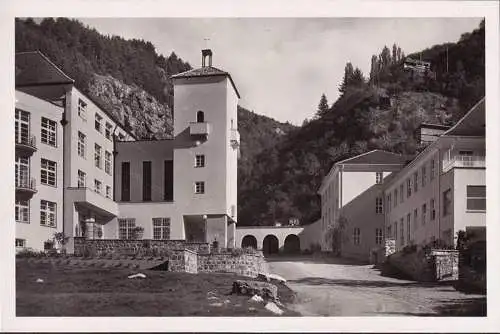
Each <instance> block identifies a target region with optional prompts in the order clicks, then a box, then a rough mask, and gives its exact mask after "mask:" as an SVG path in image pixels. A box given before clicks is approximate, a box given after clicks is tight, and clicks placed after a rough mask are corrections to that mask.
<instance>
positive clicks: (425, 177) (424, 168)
mask: <svg viewBox="0 0 500 334" xmlns="http://www.w3.org/2000/svg"><path fill="white" fill-rule="evenodd" d="M426 182H427V166H426V165H423V166H422V188H423V187H425V184H426Z"/></svg>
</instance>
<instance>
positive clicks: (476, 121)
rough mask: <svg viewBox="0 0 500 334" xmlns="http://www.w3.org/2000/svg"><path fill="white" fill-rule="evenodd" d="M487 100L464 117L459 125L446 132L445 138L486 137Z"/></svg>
mask: <svg viewBox="0 0 500 334" xmlns="http://www.w3.org/2000/svg"><path fill="white" fill-rule="evenodd" d="M485 114H486V112H485V98H484V97H483V98H482V99H481V100H480V101H479V102H478V103H476V105H474V106H473V107H472V109H471V110H469V111H468V112H467V113H466V114H465V116H464V117H462V118H461V119H460V120H459V121H458V122H457V124H455V125H454V126H453V127H452V128H451V129H449V130H448V131H446V132H445V133H444V134H443V136H466V137H468V136H485V134H486V131H485V125H486V115H485Z"/></svg>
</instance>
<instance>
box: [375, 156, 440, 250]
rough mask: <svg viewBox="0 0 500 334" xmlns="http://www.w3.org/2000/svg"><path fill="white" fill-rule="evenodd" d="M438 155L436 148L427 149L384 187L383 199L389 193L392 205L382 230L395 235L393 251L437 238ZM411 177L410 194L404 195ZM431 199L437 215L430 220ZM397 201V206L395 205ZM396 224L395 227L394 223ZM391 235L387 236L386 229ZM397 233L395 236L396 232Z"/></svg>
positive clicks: (438, 211) (438, 209)
mask: <svg viewBox="0 0 500 334" xmlns="http://www.w3.org/2000/svg"><path fill="white" fill-rule="evenodd" d="M433 159H434V161H435V171H434V176H433V177H431V167H430V166H431V161H432V160H433ZM424 166H425V168H426V181H425V185H422V168H423V167H424ZM440 166H441V162H440V158H439V151H438V150H437V149H435V150H432V151H429V152H427V154H425V155H423V156H420V157H418V160H415V161H413V162H412V165H411V166H408V167H407V168H406V169H405V170H404V171H402V172H401V173H399V174H397V175H396V177H395V178H394V179H393V180H391V182H390V185H389V186H388V187H387V188H386V190H385V194H384V198H385V199H386V200H387V196H388V195H391V208H387V207H386V220H385V221H386V223H385V233H386V236H387V237H394V239H395V240H396V250H400V249H401V248H402V247H404V246H406V245H408V244H410V242H411V241H413V242H414V243H416V244H422V243H426V242H429V241H431V238H433V237H434V238H436V239H437V238H438V237H439V229H438V228H439V219H440V205H439V203H440V184H439V178H440ZM416 172H417V173H418V190H417V191H415V184H414V175H415V173H416ZM408 179H410V180H411V189H412V192H411V196H407V180H408ZM401 185H403V202H401ZM395 189H397V201H395V199H394V190H395ZM431 199H434V203H435V204H434V205H435V210H436V218H435V219H434V220H431V214H430V212H431V203H430V202H431ZM395 203H396V205H394V204H395ZM423 204H426V207H427V213H426V217H425V224H423V223H422V206H423ZM415 209H417V213H418V216H417V221H415V215H414V213H415ZM408 214H410V240H408V237H407V236H408V231H407V228H408V224H407V217H408ZM401 219H403V231H404V238H403V239H404V240H403V239H402V238H401ZM395 223H397V227H395V226H394V224H395ZM389 230H390V231H391V232H390V235H388V233H389V232H388V231H389ZM395 232H397V235H396V233H395Z"/></svg>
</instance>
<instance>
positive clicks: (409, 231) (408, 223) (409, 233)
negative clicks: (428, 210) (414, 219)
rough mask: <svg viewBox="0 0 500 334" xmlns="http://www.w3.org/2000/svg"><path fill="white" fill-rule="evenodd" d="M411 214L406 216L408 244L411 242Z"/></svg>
mask: <svg viewBox="0 0 500 334" xmlns="http://www.w3.org/2000/svg"><path fill="white" fill-rule="evenodd" d="M410 228H411V214H407V215H406V242H408V243H409V242H410V238H411V229H410Z"/></svg>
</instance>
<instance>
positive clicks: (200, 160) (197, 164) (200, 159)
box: [194, 154, 205, 167]
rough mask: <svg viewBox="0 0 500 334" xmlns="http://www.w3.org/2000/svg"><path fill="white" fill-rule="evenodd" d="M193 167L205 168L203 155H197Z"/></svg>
mask: <svg viewBox="0 0 500 334" xmlns="http://www.w3.org/2000/svg"><path fill="white" fill-rule="evenodd" d="M194 166H195V167H205V155H204V154H197V155H196V157H195V161H194Z"/></svg>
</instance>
